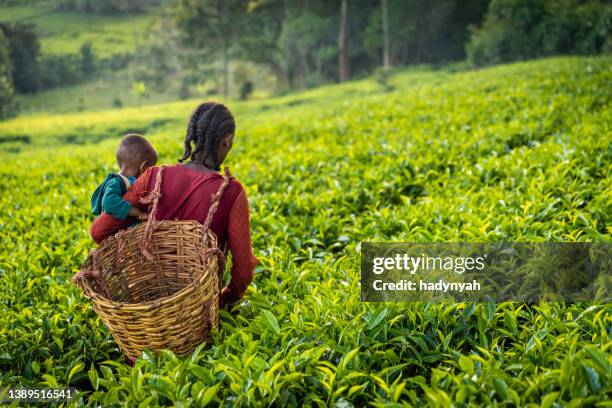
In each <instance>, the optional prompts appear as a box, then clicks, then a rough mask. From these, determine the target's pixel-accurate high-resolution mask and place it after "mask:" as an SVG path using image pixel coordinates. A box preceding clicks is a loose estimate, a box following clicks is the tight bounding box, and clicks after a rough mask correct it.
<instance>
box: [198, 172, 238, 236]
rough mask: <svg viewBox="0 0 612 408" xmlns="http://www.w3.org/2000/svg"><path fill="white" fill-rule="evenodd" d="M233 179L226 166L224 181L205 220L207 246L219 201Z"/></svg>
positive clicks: (213, 197)
mask: <svg viewBox="0 0 612 408" xmlns="http://www.w3.org/2000/svg"><path fill="white" fill-rule="evenodd" d="M231 179H232V175H231V174H230V170H229V167H225V169H224V175H223V182H222V183H221V185H220V186H219V190H217V192H216V193H215V194H213V196H212V198H211V201H210V207H209V208H208V214H207V215H206V220H205V221H204V230H203V231H204V245H205V246H206V243H207V240H208V231H209V230H210V225H211V224H212V220H213V217H214V215H215V212H217V208H219V203H220V202H221V197H223V192H224V191H225V188H226V187H227V186H228V185H229V182H230V180H231Z"/></svg>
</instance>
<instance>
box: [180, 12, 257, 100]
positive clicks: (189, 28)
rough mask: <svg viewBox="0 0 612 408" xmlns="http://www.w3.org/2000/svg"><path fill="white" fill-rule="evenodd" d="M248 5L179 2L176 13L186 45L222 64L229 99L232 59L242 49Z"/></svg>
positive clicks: (224, 85) (224, 83)
mask: <svg viewBox="0 0 612 408" xmlns="http://www.w3.org/2000/svg"><path fill="white" fill-rule="evenodd" d="M247 5H248V3H247V2H244V1H240V0H178V2H177V6H176V10H175V16H176V23H177V26H178V27H179V29H180V30H181V32H182V37H181V38H182V42H183V44H185V45H187V46H188V47H193V48H198V49H200V50H202V51H205V52H206V53H207V54H208V55H209V58H210V60H214V59H220V60H221V62H222V66H223V68H222V72H223V95H224V96H225V97H226V98H227V97H228V96H229V77H230V71H229V65H230V58H231V56H232V52H233V51H235V49H236V48H239V47H240V42H241V37H242V31H241V28H242V19H243V18H244V16H245V15H246V13H247Z"/></svg>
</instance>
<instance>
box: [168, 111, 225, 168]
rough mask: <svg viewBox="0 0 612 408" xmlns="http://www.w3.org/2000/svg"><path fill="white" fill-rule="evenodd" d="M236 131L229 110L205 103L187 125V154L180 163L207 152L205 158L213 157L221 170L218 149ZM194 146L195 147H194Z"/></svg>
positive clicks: (215, 164)
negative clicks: (221, 141) (225, 138)
mask: <svg viewBox="0 0 612 408" xmlns="http://www.w3.org/2000/svg"><path fill="white" fill-rule="evenodd" d="M235 130H236V122H235V121H234V116H233V115H232V113H231V112H230V111H229V109H228V108H227V107H226V106H225V105H223V104H220V103H215V102H205V103H203V104H201V105H200V106H198V107H197V108H196V110H195V111H193V114H192V115H191V118H190V119H189V123H188V124H187V133H186V134H185V153H184V154H183V157H182V158H181V159H179V162H180V163H182V162H183V161H185V160H187V159H188V158H191V160H195V157H196V155H197V154H198V153H200V152H201V151H204V152H205V156H204V158H205V159H206V158H207V157H208V156H212V159H213V165H214V167H213V168H214V169H215V170H217V171H218V170H220V169H221V163H219V157H218V147H219V141H220V140H221V139H222V138H223V137H225V136H227V135H229V134H233V133H234V132H235ZM192 145H193V146H192Z"/></svg>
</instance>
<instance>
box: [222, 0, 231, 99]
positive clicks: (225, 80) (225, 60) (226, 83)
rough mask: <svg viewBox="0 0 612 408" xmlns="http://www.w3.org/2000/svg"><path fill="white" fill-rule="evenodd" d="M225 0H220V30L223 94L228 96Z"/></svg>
mask: <svg viewBox="0 0 612 408" xmlns="http://www.w3.org/2000/svg"><path fill="white" fill-rule="evenodd" d="M228 22H229V21H228V15H227V2H226V1H221V27H222V28H221V32H222V33H223V96H224V97H225V99H227V98H228V97H229V47H230V44H229V41H228V40H229V34H230V33H229V30H230V28H229V24H228Z"/></svg>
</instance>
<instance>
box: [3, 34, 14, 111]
mask: <svg viewBox="0 0 612 408" xmlns="http://www.w3.org/2000/svg"><path fill="white" fill-rule="evenodd" d="M11 72H12V62H11V55H10V48H9V41H8V39H7V38H6V36H5V35H4V32H3V31H2V30H0V119H3V118H6V117H7V116H10V115H11V114H12V113H13V111H14V102H13V91H14V89H13V79H12V75H11Z"/></svg>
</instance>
